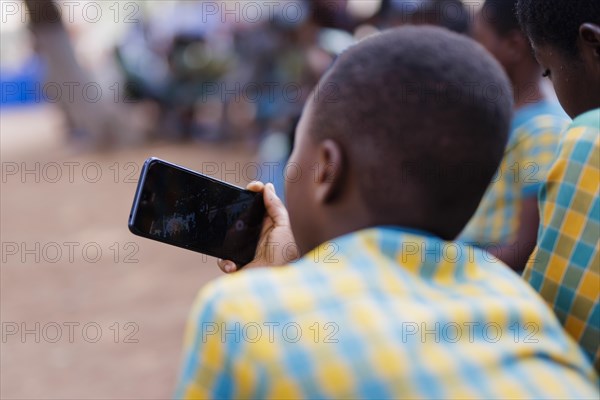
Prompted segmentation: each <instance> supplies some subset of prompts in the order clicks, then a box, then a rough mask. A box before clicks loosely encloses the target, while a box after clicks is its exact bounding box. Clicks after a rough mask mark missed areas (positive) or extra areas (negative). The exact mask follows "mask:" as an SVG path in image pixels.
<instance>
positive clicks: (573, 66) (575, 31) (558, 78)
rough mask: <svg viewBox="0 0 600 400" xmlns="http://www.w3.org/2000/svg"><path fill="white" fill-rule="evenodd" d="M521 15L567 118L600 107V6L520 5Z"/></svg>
mask: <svg viewBox="0 0 600 400" xmlns="http://www.w3.org/2000/svg"><path fill="white" fill-rule="evenodd" d="M517 14H518V17H519V21H520V23H521V25H522V27H523V29H524V30H525V32H526V33H527V35H528V36H529V38H530V40H531V43H532V45H533V49H534V51H535V54H536V58H537V60H538V61H539V63H540V65H541V66H542V69H543V70H544V71H545V72H544V75H546V76H548V77H549V78H550V79H551V80H552V83H553V85H554V89H555V90H556V95H557V96H558V99H559V100H560V103H561V105H562V106H563V108H564V109H565V111H566V112H567V114H569V115H570V116H571V117H572V118H575V117H576V116H578V115H580V114H583V113H585V112H586V111H589V110H591V109H594V108H598V107H600V1H598V0H568V1H566V0H519V1H518V4H517Z"/></svg>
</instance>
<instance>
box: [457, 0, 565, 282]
mask: <svg viewBox="0 0 600 400" xmlns="http://www.w3.org/2000/svg"><path fill="white" fill-rule="evenodd" d="M515 4H516V0H487V1H486V2H485V3H484V5H483V7H482V8H481V10H480V11H479V12H478V13H477V15H476V17H475V24H474V28H473V35H474V37H475V39H476V40H477V41H478V42H479V43H481V44H482V45H483V46H484V47H485V48H486V49H487V50H488V51H489V52H490V53H492V55H493V56H494V57H495V58H496V59H497V60H498V62H500V64H501V65H502V67H503V68H504V70H505V71H506V74H507V75H508V77H509V78H510V80H511V83H512V86H513V91H514V103H515V114H514V116H513V120H512V124H511V129H510V135H509V139H508V145H507V147H506V150H505V153H504V158H503V159H502V163H501V164H500V168H499V169H498V172H497V173H496V176H495V177H494V180H493V182H492V184H491V185H490V187H489V188H488V190H487V192H486V194H485V195H484V196H483V200H482V201H481V204H480V205H479V207H478V208H477V211H476V212H475V215H474V216H473V218H471V220H470V221H469V223H468V224H467V227H466V228H465V230H464V231H463V232H462V234H461V235H460V239H461V240H463V241H465V242H467V243H469V244H475V245H477V246H480V247H483V248H485V249H486V250H488V251H489V252H490V253H492V254H493V255H495V256H496V257H498V258H499V259H500V260H502V261H504V262H505V263H506V264H507V265H509V266H510V267H512V268H513V269H514V270H516V271H519V272H521V271H523V269H524V268H525V264H526V263H527V259H528V258H529V256H530V255H531V252H532V251H533V248H534V247H535V243H536V240H537V230H538V227H539V212H538V206H537V193H538V190H539V186H540V183H541V182H542V181H543V180H544V178H545V177H546V173H547V172H548V169H549V167H550V165H551V164H552V162H553V161H554V156H555V153H556V146H557V144H558V139H559V137H560V133H561V132H562V131H563V130H564V129H565V128H566V127H567V123H568V118H567V116H566V114H565V113H564V111H563V110H562V109H561V108H560V105H558V104H557V103H556V101H555V100H550V99H548V98H547V96H546V95H545V94H544V88H543V82H542V81H541V80H542V79H543V78H542V71H541V68H540V66H539V65H538V63H537V62H536V61H535V58H534V57H533V54H532V52H531V46H530V45H529V41H528V39H527V37H526V36H525V34H524V33H523V32H522V31H521V29H520V27H519V22H518V21H517V16H516V15H515Z"/></svg>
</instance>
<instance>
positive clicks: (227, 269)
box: [225, 263, 235, 274]
mask: <svg viewBox="0 0 600 400" xmlns="http://www.w3.org/2000/svg"><path fill="white" fill-rule="evenodd" d="M234 271H235V265H233V264H231V263H228V264H226V265H225V272H227V273H228V274H229V273H231V272H234Z"/></svg>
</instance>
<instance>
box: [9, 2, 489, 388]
mask: <svg viewBox="0 0 600 400" xmlns="http://www.w3.org/2000/svg"><path fill="white" fill-rule="evenodd" d="M478 6H479V2H477V1H468V2H464V3H463V2H461V1H460V0H441V1H438V0H412V1H406V0H271V1H262V0H256V1H171V0H169V1H167V0H164V1H50V0H43V1H38V0H27V1H16V0H15V1H8V0H7V1H5V0H1V1H0V9H1V19H2V23H1V24H0V51H1V53H0V84H1V90H0V96H1V98H0V158H1V167H2V170H1V175H2V182H1V190H0V219H1V223H0V235H1V245H2V265H1V269H0V321H1V324H2V340H1V343H0V397H2V398H6V399H26V398H27V399H32V398H35V399H92V398H93V399H99V398H103V399H142V398H144V399H146V398H147V399H159V398H160V399H162V398H169V397H170V396H171V394H172V391H173V387H174V384H175V379H176V375H177V372H178V368H179V360H180V349H181V341H182V335H183V329H184V323H185V318H186V315H187V313H188V310H189V307H190V305H191V304H192V301H193V299H194V296H195V295H196V293H197V291H198V289H199V288H201V287H202V286H203V285H204V284H205V283H206V282H207V281H209V280H211V279H214V278H216V277H217V276H219V275H220V272H218V269H217V267H216V264H215V262H214V260H213V259H211V258H210V257H206V256H202V255H200V254H197V253H192V252H189V251H186V250H181V249H178V248H174V247H171V246H167V245H163V244H159V243H156V242H152V241H149V240H145V239H141V238H138V237H135V236H133V235H132V234H130V233H129V231H128V229H127V217H128V215H129V211H130V207H131V202H132V200H133V195H134V191H135V188H136V184H137V178H138V176H139V173H140V170H141V167H142V165H143V162H144V160H145V159H146V158H148V157H150V156H156V157H160V158H163V159H166V160H169V161H171V162H175V163H177V164H181V165H184V166H186V167H189V168H192V169H195V170H198V171H200V172H203V173H205V174H208V175H212V176H214V177H216V178H218V179H223V180H226V181H229V182H230V183H233V184H235V185H239V186H244V185H245V184H246V183H247V182H248V181H250V180H253V179H261V180H263V181H272V182H274V183H275V184H276V187H277V190H278V192H279V193H280V194H282V195H283V192H282V190H283V180H284V176H285V169H284V166H285V161H286V159H287V157H288V155H289V153H290V151H291V147H292V145H293V131H294V128H295V124H296V122H297V120H298V118H299V115H300V112H301V110H302V106H303V104H304V101H305V99H306V98H307V97H308V95H309V93H310V91H311V89H312V88H313V87H314V85H315V84H316V83H317V81H318V79H319V78H320V76H321V75H322V74H323V73H324V72H325V71H327V69H328V68H329V66H330V65H331V63H332V62H333V60H334V59H335V57H336V56H337V55H338V54H340V53H341V52H342V51H343V50H344V49H346V48H347V47H348V46H350V45H351V44H352V43H354V42H356V41H357V40H360V39H362V38H364V37H366V36H369V35H372V34H375V33H377V32H378V31H379V30H381V29H385V28H388V27H392V26H398V25H402V24H437V25H442V26H445V27H447V28H449V29H452V30H455V31H458V32H461V33H467V32H468V30H469V23H470V21H471V16H472V15H473V13H474V12H475V10H476V8H477V7H478ZM332 95H333V96H335V93H332Z"/></svg>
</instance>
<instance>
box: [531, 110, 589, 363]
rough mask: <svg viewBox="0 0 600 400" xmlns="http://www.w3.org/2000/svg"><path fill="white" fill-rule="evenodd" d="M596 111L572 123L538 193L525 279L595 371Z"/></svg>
mask: <svg viewBox="0 0 600 400" xmlns="http://www.w3.org/2000/svg"><path fill="white" fill-rule="evenodd" d="M599 192H600V109H597V110H593V111H590V112H588V113H586V114H584V115H582V116H580V117H578V118H576V119H575V120H574V121H573V124H572V125H571V127H570V128H569V130H568V131H567V133H566V136H565V138H564V141H563V142H561V144H560V148H559V154H558V159H557V160H556V162H555V163H554V165H553V166H552V168H551V170H550V172H549V174H548V178H547V182H546V183H545V184H544V186H543V187H542V189H541V191H540V212H541V225H540V230H539V233H538V244H537V248H536V250H535V251H534V253H533V255H532V256H531V259H530V260H529V262H528V265H527V268H526V269H525V272H524V277H525V279H526V280H528V281H529V283H531V285H532V286H533V287H534V288H535V289H536V290H537V291H538V292H540V294H541V295H542V297H544V299H545V300H546V301H547V302H548V303H549V304H550V306H551V307H552V308H553V309H554V312H555V313H556V315H557V316H558V319H559V320H560V322H561V323H562V324H563V325H564V327H565V329H566V330H567V331H568V332H569V333H570V334H571V335H572V336H573V337H574V338H575V339H576V340H577V341H578V342H579V344H580V345H581V347H582V348H583V349H584V350H585V352H586V353H587V355H588V356H589V358H590V359H591V360H594V365H595V367H596V370H598V371H600V305H599V301H598V299H599V296H600V252H599V251H598V249H599V241H600V198H599Z"/></svg>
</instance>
